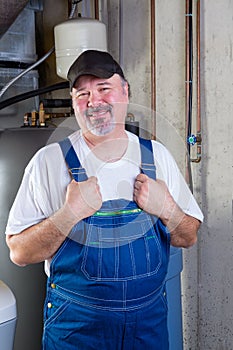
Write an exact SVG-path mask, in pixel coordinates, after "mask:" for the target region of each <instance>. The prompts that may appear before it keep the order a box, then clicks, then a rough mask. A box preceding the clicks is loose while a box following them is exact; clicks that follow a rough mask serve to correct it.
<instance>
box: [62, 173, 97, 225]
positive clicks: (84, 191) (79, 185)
mask: <svg viewBox="0 0 233 350" xmlns="http://www.w3.org/2000/svg"><path fill="white" fill-rule="evenodd" d="M101 205H102V196H101V193H100V188H99V185H98V183H97V178H96V177H94V176H92V177H90V178H89V179H88V180H86V181H83V182H76V181H75V180H72V181H71V182H70V184H69V185H68V187H67V193H66V201H65V204H64V206H65V207H67V208H69V210H71V212H72V214H73V215H74V216H75V217H77V218H78V219H79V220H81V219H84V218H87V217H88V216H91V215H93V214H94V213H95V212H96V211H97V210H99V209H100V207H101Z"/></svg>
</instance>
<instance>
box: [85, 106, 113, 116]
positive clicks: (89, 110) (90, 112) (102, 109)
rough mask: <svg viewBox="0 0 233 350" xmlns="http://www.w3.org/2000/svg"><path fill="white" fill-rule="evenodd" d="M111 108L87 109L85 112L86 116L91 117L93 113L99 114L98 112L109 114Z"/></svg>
mask: <svg viewBox="0 0 233 350" xmlns="http://www.w3.org/2000/svg"><path fill="white" fill-rule="evenodd" d="M111 111H112V107H111V106H99V107H95V108H88V109H87V110H86V116H87V117H91V116H92V115H93V114H94V113H99V112H111Z"/></svg>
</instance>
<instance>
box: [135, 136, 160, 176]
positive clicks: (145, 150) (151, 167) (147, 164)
mask: <svg viewBox="0 0 233 350" xmlns="http://www.w3.org/2000/svg"><path fill="white" fill-rule="evenodd" d="M139 143H140V148H141V172H142V173H143V174H145V175H147V176H149V177H150V178H152V179H154V180H156V167H155V164H154V155H153V148H152V142H151V140H146V139H142V138H141V137H139Z"/></svg>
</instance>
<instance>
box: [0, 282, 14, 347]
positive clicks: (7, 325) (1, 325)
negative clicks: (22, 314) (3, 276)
mask: <svg viewBox="0 0 233 350" xmlns="http://www.w3.org/2000/svg"><path fill="white" fill-rule="evenodd" d="M16 319H17V309H16V300H15V297H14V294H13V293H12V291H11V290H10V288H9V287H8V286H7V285H6V284H5V283H3V282H2V281H0V339H1V350H13V346H14V336H15V328H16Z"/></svg>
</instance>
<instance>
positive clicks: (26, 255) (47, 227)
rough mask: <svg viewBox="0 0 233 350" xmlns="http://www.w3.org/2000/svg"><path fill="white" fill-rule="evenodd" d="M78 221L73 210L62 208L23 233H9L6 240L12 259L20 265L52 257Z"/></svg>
mask: <svg viewBox="0 0 233 350" xmlns="http://www.w3.org/2000/svg"><path fill="white" fill-rule="evenodd" d="M77 221H78V219H77V217H75V216H74V215H73V214H72V213H71V212H67V209H64V208H61V209H60V210H58V211H57V212H56V213H55V214H54V215H52V216H51V217H49V218H47V219H45V220H43V221H41V222H40V223H38V224H36V225H33V226H31V227H29V228H27V229H25V230H24V231H22V232H21V233H19V234H14V235H8V236H7V238H6V242H7V245H8V246H9V248H10V257H11V260H12V261H13V262H14V263H15V264H17V265H19V266H25V265H28V264H33V263H38V262H42V261H44V260H46V259H50V258H51V257H52V256H53V255H54V254H55V252H56V251H57V250H58V248H59V247H60V246H61V244H62V243H63V242H64V240H65V238H66V237H67V236H68V234H69V232H70V230H71V229H72V227H73V226H74V225H75V224H76V223H77Z"/></svg>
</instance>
